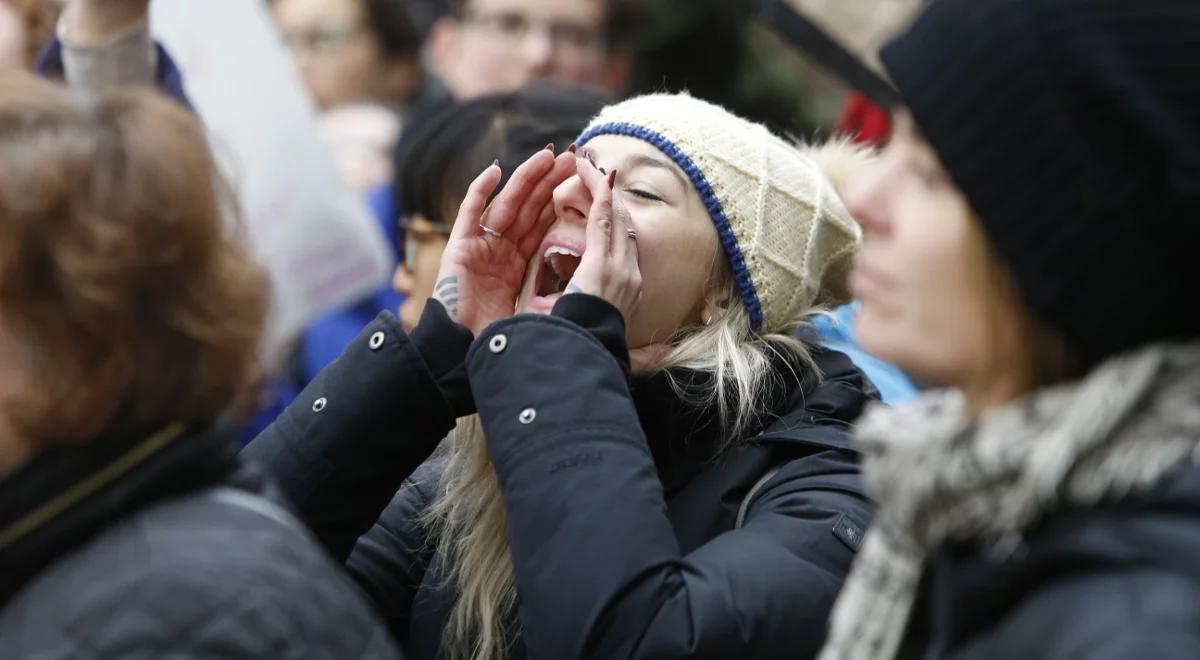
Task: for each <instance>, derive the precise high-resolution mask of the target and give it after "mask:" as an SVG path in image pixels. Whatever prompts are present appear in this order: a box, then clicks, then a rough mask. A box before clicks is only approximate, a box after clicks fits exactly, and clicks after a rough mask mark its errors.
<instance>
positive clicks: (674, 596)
mask: <svg viewBox="0 0 1200 660" xmlns="http://www.w3.org/2000/svg"><path fill="white" fill-rule="evenodd" d="M468 347H469V348H470V350H469V355H468V356H467V358H466V360H465V363H464V360H463V355H464V353H467V348H468ZM627 355H628V354H627V351H626V349H625V344H624V326H623V322H622V321H621V317H620V315H619V313H617V311H616V310H615V309H614V308H612V307H611V306H609V305H608V304H607V303H605V302H603V301H601V300H599V299H598V298H592V297H590V296H584V295H576V296H569V297H567V298H564V299H563V300H562V301H560V302H559V303H558V305H557V306H556V308H555V311H554V314H553V315H552V316H532V315H522V316H516V317H513V318H510V319H506V320H504V321H500V322H498V323H496V324H494V325H493V326H492V327H490V328H488V329H487V330H486V331H485V332H484V334H483V336H481V337H480V338H479V339H478V340H476V341H474V342H473V343H472V337H471V336H470V333H469V332H468V331H466V330H465V329H464V328H461V327H460V326H457V325H455V324H453V323H452V322H450V321H449V319H448V317H446V314H445V310H444V309H443V308H442V307H441V306H440V305H439V304H437V303H436V302H432V301H431V302H430V304H429V305H428V307H427V310H426V313H425V316H424V318H423V319H422V321H421V322H420V324H419V325H418V327H417V328H416V330H415V331H414V333H413V336H412V338H411V340H410V338H409V337H408V336H406V335H405V333H404V332H403V331H402V330H401V329H400V327H399V324H398V323H397V321H396V320H395V318H394V317H392V316H391V315H390V314H387V313H383V314H381V315H380V316H379V317H378V318H377V319H376V320H375V321H374V322H373V323H371V324H370V325H369V326H368V327H367V328H366V329H365V330H364V331H363V332H362V334H361V335H360V336H359V337H358V339H356V340H355V341H354V343H353V344H352V345H351V346H350V347H349V348H348V349H347V350H346V352H345V353H344V354H343V355H342V356H341V358H339V360H337V361H336V362H335V363H334V364H333V365H331V366H330V367H328V368H327V369H326V370H325V371H324V372H322V373H321V375H320V376H319V377H318V378H317V379H316V380H315V381H314V382H313V383H312V384H311V385H310V386H309V387H308V388H307V389H306V390H305V391H304V393H302V394H301V396H300V398H299V399H297V401H296V403H294V404H293V405H292V406H291V407H290V408H289V409H288V410H287V411H286V412H285V413H284V414H283V416H282V417H281V418H280V419H279V420H278V421H276V422H275V424H274V425H273V426H272V427H270V428H268V429H267V430H266V431H265V432H264V433H263V434H262V435H261V436H259V438H257V439H256V440H255V441H254V442H253V443H252V444H251V445H250V446H249V447H248V448H247V449H246V450H245V454H247V455H249V456H251V457H253V458H254V459H256V460H257V461H259V462H260V463H261V464H263V465H265V466H267V467H268V469H269V470H270V471H271V472H272V473H273V475H274V476H275V478H276V479H277V480H279V482H280V483H281V484H282V485H283V487H284V488H285V490H286V491H287V493H288V495H289V496H290V497H291V498H292V499H293V500H294V502H295V503H296V504H297V506H298V508H299V511H300V512H301V515H302V517H304V518H305V520H306V521H307V522H308V523H309V525H310V526H311V527H312V528H313V529H314V531H315V532H316V533H317V535H318V536H319V537H320V538H321V539H322V540H323V541H324V542H325V543H326V544H327V546H328V547H329V548H330V549H331V550H332V551H333V552H334V554H335V555H336V556H337V557H338V558H339V559H341V560H343V561H345V562H346V566H347V567H348V569H349V571H350V572H351V574H352V575H353V576H354V577H355V579H357V580H358V582H359V584H360V585H362V587H363V588H364V589H365V590H366V591H367V592H368V593H369V594H370V595H371V596H372V597H373V598H374V600H375V602H376V604H377V606H378V607H379V609H380V611H381V612H382V613H383V615H384V616H385V617H386V619H387V621H388V622H389V624H390V625H391V628H392V630H393V631H394V633H395V634H396V636H397V637H398V638H399V639H400V640H402V642H403V644H404V646H405V648H406V651H407V652H408V653H409V655H410V656H411V657H413V658H418V659H428V660H433V658H435V657H436V655H437V651H438V648H439V642H440V635H441V630H442V628H443V625H444V622H445V621H446V617H447V615H448V613H449V611H450V609H451V607H452V606H453V602H454V598H455V595H454V593H453V585H450V586H447V585H446V583H445V582H446V581H445V576H446V567H445V566H444V564H443V563H442V560H441V558H440V557H438V556H433V555H432V554H431V552H432V551H431V549H430V547H431V544H430V543H428V542H427V541H428V539H427V538H426V534H425V529H424V528H423V527H422V525H421V524H420V523H419V522H418V520H417V518H418V516H419V514H420V513H421V512H422V511H423V510H424V509H425V507H426V506H427V505H428V504H429V502H430V501H431V499H432V498H433V497H434V496H435V492H436V486H437V482H438V477H439V473H440V464H439V463H438V461H436V460H435V461H432V462H429V463H426V464H425V465H424V466H422V467H420V469H418V466H421V465H422V463H423V462H425V461H426V459H427V458H429V456H430V455H431V453H432V452H433V451H434V449H435V448H436V447H437V445H438V442H439V440H440V439H441V438H442V437H443V436H444V435H445V434H446V433H447V432H448V431H449V429H450V428H451V427H452V425H453V424H454V421H455V417H456V415H463V414H467V413H469V412H471V411H472V409H473V407H474V403H478V412H479V414H480V416H481V419H482V420H483V423H484V427H485V430H486V433H487V437H488V443H489V449H490V452H491V455H492V459H493V462H494V465H495V468H496V470H497V473H498V475H499V478H500V484H501V489H502V491H503V495H504V497H505V500H506V504H507V508H508V521H509V530H510V547H511V552H512V559H513V564H514V570H515V576H516V582H517V589H518V600H519V603H518V615H519V617H520V622H519V624H520V628H521V630H522V635H521V636H520V638H519V639H518V641H517V643H516V645H515V646H514V648H513V651H512V653H511V657H514V658H521V657H539V658H555V659H564V658H582V657H588V658H654V659H655V660H661V659H666V658H683V657H706V658H735V657H736V658H803V657H807V656H811V655H813V654H814V653H815V651H816V650H817V649H818V648H819V647H820V644H821V642H822V640H823V638H824V634H825V629H826V623H827V618H828V614H829V610H830V608H831V606H832V603H833V600H834V597H835V595H836V594H837V592H838V589H839V587H840V585H841V583H842V580H843V578H844V576H845V574H846V572H847V571H848V569H849V566H850V562H851V559H852V556H853V552H854V549H855V548H856V546H857V544H858V542H859V541H860V539H861V534H862V530H863V528H864V526H865V525H866V524H867V523H868V522H869V520H870V517H871V506H870V504H869V503H868V501H867V498H866V497H865V496H864V495H863V490H862V485H861V483H860V480H859V475H858V464H857V454H856V452H855V450H854V448H853V446H852V444H851V437H850V434H849V432H848V425H849V423H850V422H851V421H852V420H853V419H855V417H857V415H858V414H859V412H860V409H861V407H862V406H863V404H864V403H865V401H866V399H867V395H866V394H865V393H864V392H865V391H866V390H867V389H868V388H869V385H867V384H866V383H865V382H864V380H863V378H862V376H861V374H860V373H859V372H858V371H857V370H856V369H855V368H854V367H853V366H852V365H851V363H850V362H849V360H847V359H846V358H845V357H844V356H841V355H840V354H837V353H833V352H819V353H818V354H817V355H818V361H819V364H820V366H821V368H822V369H823V370H824V372H825V376H826V378H825V380H823V381H821V382H816V381H815V380H814V381H806V382H804V383H795V382H792V383H791V384H790V386H785V387H783V388H782V389H781V390H780V391H779V392H777V397H776V398H775V399H774V400H773V408H774V410H775V411H776V414H775V415H773V416H772V417H771V418H770V419H767V420H763V422H762V423H761V424H760V425H759V426H760V428H759V429H758V430H756V431H755V432H754V433H753V434H752V436H750V437H746V438H744V439H743V441H742V442H741V443H739V444H738V445H737V446H736V447H735V448H733V449H729V450H727V451H725V452H723V453H719V452H718V446H717V445H718V439H717V434H716V433H715V431H714V430H713V429H714V428H715V425H714V424H713V423H712V420H711V419H706V417H705V415H703V414H699V413H697V412H695V411H690V410H687V409H686V408H685V407H684V406H682V404H680V403H679V402H678V401H677V400H676V398H675V397H674V396H673V395H671V394H670V391H669V389H667V388H666V386H665V383H664V382H662V381H661V379H660V380H659V382H653V381H645V380H635V383H634V394H632V395H631V388H630V382H629V379H628V376H627V368H628V367H627V360H628V357H627ZM614 358H615V359H614ZM784 371H786V370H784ZM468 373H469V378H468ZM783 380H784V381H787V380H788V379H787V378H785V379H783ZM468 383H469V390H468V389H467V387H468ZM472 395H473V397H472ZM472 398H473V401H472ZM772 470H777V472H775V473H774V475H773V476H771V477H770V478H769V479H768V480H766V481H765V482H764V483H761V484H758V486H759V487H758V488H756V489H755V490H754V493H753V494H752V496H751V497H750V498H749V499H748V510H747V515H746V517H745V520H744V524H743V525H742V526H741V528H739V529H735V526H736V518H737V515H738V510H739V507H740V505H741V504H742V502H743V501H744V500H747V494H748V493H749V492H750V490H751V489H752V488H754V487H755V485H756V484H757V483H758V482H759V481H760V480H761V479H762V478H763V477H764V475H767V474H768V473H770V472H771V471H772ZM410 475H411V476H410ZM405 477H409V478H408V479H407V480H405Z"/></svg>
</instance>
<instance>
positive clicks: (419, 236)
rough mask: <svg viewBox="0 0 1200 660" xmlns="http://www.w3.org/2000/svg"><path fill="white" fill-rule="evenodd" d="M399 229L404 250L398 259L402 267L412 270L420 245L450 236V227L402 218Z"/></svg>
mask: <svg viewBox="0 0 1200 660" xmlns="http://www.w3.org/2000/svg"><path fill="white" fill-rule="evenodd" d="M399 225H400V231H402V232H404V250H403V253H402V254H401V255H400V260H401V262H402V263H403V264H404V268H405V269H406V270H408V271H409V272H412V270H413V267H414V266H415V264H416V258H417V252H418V251H419V250H420V249H421V246H422V245H429V244H430V243H431V242H432V241H434V240H435V239H446V238H449V236H450V228H449V227H442V226H441V225H435V224H433V223H431V222H415V223H414V222H410V221H407V220H402V221H400V223H399Z"/></svg>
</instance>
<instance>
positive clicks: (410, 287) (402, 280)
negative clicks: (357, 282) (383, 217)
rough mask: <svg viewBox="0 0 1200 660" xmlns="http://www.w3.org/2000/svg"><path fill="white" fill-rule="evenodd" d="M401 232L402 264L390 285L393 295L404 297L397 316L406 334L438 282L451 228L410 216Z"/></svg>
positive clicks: (415, 324) (421, 217)
mask: <svg viewBox="0 0 1200 660" xmlns="http://www.w3.org/2000/svg"><path fill="white" fill-rule="evenodd" d="M401 224H402V227H403V229H404V261H403V262H401V263H400V265H398V266H396V273H395V275H394V276H393V279H392V285H393V286H394V287H395V289H396V292H397V293H400V294H403V295H404V296H407V297H406V298H405V299H404V304H402V305H401V306H400V310H399V312H398V316H399V317H400V323H401V324H402V325H403V326H404V330H405V331H406V332H411V331H412V329H413V328H415V327H416V326H417V321H419V320H421V313H422V312H424V311H425V301H426V300H429V298H430V297H431V296H433V285H434V284H436V283H437V274H438V268H439V267H440V266H441V263H442V252H444V251H445V250H446V243H447V241H448V240H449V237H450V229H449V228H448V227H444V226H443V225H439V224H437V223H433V222H430V221H429V220H426V219H425V217H424V216H421V215H412V216H409V217H408V218H407V219H406V220H405V221H404V222H403V223H401Z"/></svg>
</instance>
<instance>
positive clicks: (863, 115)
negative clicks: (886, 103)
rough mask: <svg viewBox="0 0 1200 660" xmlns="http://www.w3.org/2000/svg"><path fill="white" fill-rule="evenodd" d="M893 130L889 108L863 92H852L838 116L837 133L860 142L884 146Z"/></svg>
mask: <svg viewBox="0 0 1200 660" xmlns="http://www.w3.org/2000/svg"><path fill="white" fill-rule="evenodd" d="M891 130H892V118H891V115H890V114H888V111H887V110H884V109H883V108H882V107H880V106H878V105H875V104H874V103H872V102H871V99H869V98H867V95H866V94H863V93H862V92H851V93H850V96H848V97H847V98H846V106H845V107H844V108H842V116H841V117H840V118H838V122H837V129H836V131H837V134H838V135H848V136H850V137H851V138H852V139H853V140H854V141H855V142H858V143H860V144H873V145H876V146H883V143H884V142H886V141H887V138H888V134H889V133H891Z"/></svg>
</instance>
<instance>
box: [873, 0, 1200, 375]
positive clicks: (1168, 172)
mask: <svg viewBox="0 0 1200 660" xmlns="http://www.w3.org/2000/svg"><path fill="white" fill-rule="evenodd" d="M882 58H883V62H884V64H885V66H886V67H887V70H888V73H889V75H890V76H891V78H892V80H893V81H894V82H895V84H896V86H897V88H898V89H899V90H900V92H901V94H902V95H903V97H904V100H905V103H906V104H907V105H908V107H909V109H910V110H911V112H912V115H913V118H914V119H915V121H916V123H917V125H918V127H919V128H920V130H921V132H922V133H923V134H924V136H925V138H926V139H927V140H928V141H929V143H930V144H931V145H932V146H933V148H934V150H935V151H936V152H937V154H938V157H939V158H940V159H941V161H942V163H943V164H944V165H945V167H946V169H947V170H948V171H949V173H950V175H951V176H952V177H953V179H954V180H955V182H956V183H957V185H958V187H959V188H961V189H962V191H963V192H964V193H965V195H966V197H967V199H968V200H969V201H970V203H971V206H972V208H973V209H974V211H975V213H976V214H977V215H978V216H979V219H980V221H981V222H982V225H983V229H984V231H985V232H986V234H987V235H988V237H989V239H990V242H991V244H992V246H993V247H994V248H995V250H996V252H997V253H998V254H999V255H1000V257H1001V258H1002V260H1003V261H1004V262H1005V263H1006V265H1007V266H1008V267H1009V270H1010V271H1011V272H1012V274H1013V276H1014V279H1015V281H1016V283H1017V286H1018V288H1019V289H1020V291H1021V294H1022V296H1023V298H1024V300H1025V302H1026V303H1027V304H1028V306H1029V307H1030V309H1031V310H1032V311H1033V313H1034V314H1035V315H1036V316H1037V317H1039V318H1040V319H1041V320H1042V321H1043V322H1044V323H1045V324H1047V325H1048V326H1050V327H1051V328H1052V329H1054V330H1056V331H1057V332H1058V333H1059V334H1060V335H1061V336H1062V337H1063V338H1064V339H1065V340H1066V343H1067V345H1068V346H1070V347H1071V348H1072V349H1073V351H1074V352H1075V353H1077V356H1078V357H1079V358H1080V360H1081V362H1082V363H1083V364H1081V365H1080V366H1083V367H1088V366H1091V365H1093V364H1096V363H1098V362H1099V361H1101V360H1103V359H1104V358H1105V357H1107V356H1109V355H1112V354H1115V353H1118V352H1120V351H1122V350H1125V349H1128V348H1132V347H1135V346H1138V345H1141V344H1143V343H1146V342H1149V341H1153V340H1156V339H1165V338H1187V337H1192V336H1196V335H1197V334H1200V305H1196V304H1195V303H1194V302H1193V301H1192V300H1190V299H1188V297H1187V295H1186V293H1185V291H1187V290H1189V289H1190V286H1191V285H1192V284H1193V283H1194V282H1195V281H1196V277H1197V275H1198V274H1200V273H1198V270H1197V268H1196V263H1197V262H1196V258H1195V256H1194V252H1195V250H1196V245H1197V242H1198V241H1200V2H1196V0H1136V1H1129V0H939V1H938V2H934V3H931V4H930V5H929V8H928V9H927V10H926V12H925V13H924V14H923V15H922V16H921V17H920V18H919V19H918V20H917V22H916V23H915V24H914V25H913V27H912V28H911V29H910V30H909V31H908V32H907V33H906V34H904V35H903V36H901V37H900V38H898V39H897V40H896V41H894V42H892V43H891V44H889V45H888V46H887V47H885V48H884V50H883V53H882Z"/></svg>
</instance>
